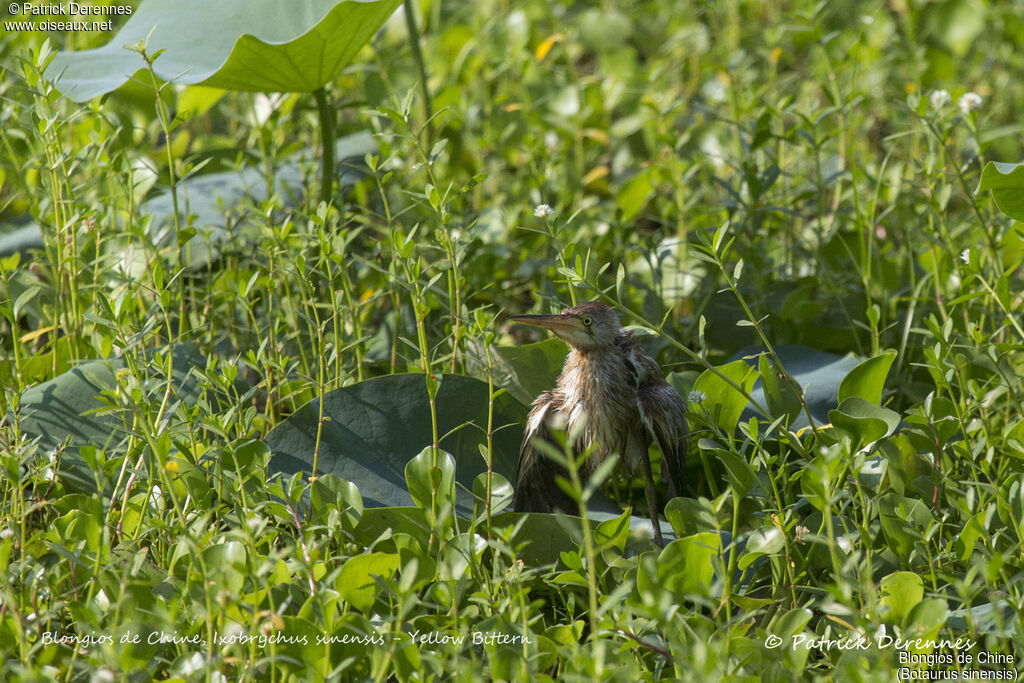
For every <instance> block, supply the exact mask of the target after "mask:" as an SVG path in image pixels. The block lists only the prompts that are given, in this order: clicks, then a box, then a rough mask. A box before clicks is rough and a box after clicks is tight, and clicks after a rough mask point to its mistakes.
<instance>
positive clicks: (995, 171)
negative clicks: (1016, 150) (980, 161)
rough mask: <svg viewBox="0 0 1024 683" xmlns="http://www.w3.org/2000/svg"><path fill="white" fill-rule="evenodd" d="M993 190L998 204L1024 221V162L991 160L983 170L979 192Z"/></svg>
mask: <svg viewBox="0 0 1024 683" xmlns="http://www.w3.org/2000/svg"><path fill="white" fill-rule="evenodd" d="M985 190H991V191H992V198H993V199H994V200H995V202H996V206H998V207H999V209H1000V210H1001V211H1002V212H1003V213H1005V214H1006V215H1007V216H1009V217H1010V218H1012V219H1014V220H1017V221H1024V163H1020V164H1005V163H1001V162H998V161H990V162H988V163H987V164H985V168H984V169H982V171H981V183H980V184H979V185H978V192H984V191H985Z"/></svg>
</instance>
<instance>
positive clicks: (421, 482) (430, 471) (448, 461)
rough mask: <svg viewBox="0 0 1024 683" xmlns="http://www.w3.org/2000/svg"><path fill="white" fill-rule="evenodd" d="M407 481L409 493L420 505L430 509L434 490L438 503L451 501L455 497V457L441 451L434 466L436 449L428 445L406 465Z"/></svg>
mask: <svg viewBox="0 0 1024 683" xmlns="http://www.w3.org/2000/svg"><path fill="white" fill-rule="evenodd" d="M405 483H406V485H407V486H408V487H409V495H410V496H412V500H413V502H414V503H416V505H417V506H418V507H421V508H423V509H424V510H429V509H430V507H431V501H432V499H433V498H434V492H435V491H436V492H437V503H438V506H440V505H441V504H442V503H445V502H448V503H451V502H453V501H454V499H455V459H454V458H452V456H451V454H449V453H445V452H444V451H440V452H439V453H438V454H437V467H435V466H434V449H433V447H432V446H427V447H426V448H424V449H423V450H422V451H420V452H419V454H417V455H416V456H415V457H414V458H412V459H411V460H409V462H408V463H406V465H405Z"/></svg>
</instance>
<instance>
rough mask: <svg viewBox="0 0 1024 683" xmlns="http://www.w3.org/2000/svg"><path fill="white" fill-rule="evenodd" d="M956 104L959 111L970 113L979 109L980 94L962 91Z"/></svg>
mask: <svg viewBox="0 0 1024 683" xmlns="http://www.w3.org/2000/svg"><path fill="white" fill-rule="evenodd" d="M957 105H958V106H959V107H960V111H961V113H964V114H970V113H971V112H972V111H977V110H978V109H981V95H979V94H978V93H976V92H968V93H964V94H963V95H961V96H960V101H959V102H958V103H957Z"/></svg>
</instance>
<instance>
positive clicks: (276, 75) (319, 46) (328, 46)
mask: <svg viewBox="0 0 1024 683" xmlns="http://www.w3.org/2000/svg"><path fill="white" fill-rule="evenodd" d="M400 3H401V0H376V1H374V0H343V1H342V2H339V1H338V0H302V1H301V2H300V1H296V2H278V0H219V1H218V2H208V1H207V0H146V2H144V3H142V5H141V6H139V7H138V8H137V9H136V10H135V12H134V13H133V14H132V17H131V19H129V20H128V21H127V22H126V23H125V25H124V26H123V27H122V28H121V30H120V31H118V33H117V35H115V36H114V37H113V38H112V39H111V40H110V42H109V43H107V44H106V45H104V46H103V47H101V48H97V49H95V50H83V51H81V52H61V53H58V54H57V55H56V57H55V58H54V60H53V61H52V62H51V64H50V66H49V67H48V68H47V72H46V73H47V76H49V77H50V78H52V79H54V81H55V85H56V87H57V89H58V90H60V91H61V92H62V93H64V94H65V95H67V96H68V97H70V98H71V99H73V100H75V101H78V102H84V101H85V100H88V99H91V98H93V97H97V96H98V95H103V94H105V93H108V92H110V91H112V90H116V89H117V88H119V87H120V86H122V85H124V83H125V82H127V81H128V80H129V79H131V78H133V77H135V76H140V75H141V74H139V72H140V71H143V70H144V69H145V63H144V62H143V61H142V58H141V56H140V55H139V54H137V53H135V52H133V51H131V50H126V49H124V46H125V45H137V44H138V43H140V42H144V43H145V44H146V46H147V50H148V51H149V52H150V53H151V54H153V53H156V52H157V51H158V50H163V52H162V53H161V54H160V55H159V57H158V58H157V59H156V61H155V63H154V71H155V72H156V74H157V75H158V76H159V77H160V78H163V79H164V80H167V81H174V82H175V83H180V84H186V85H193V84H202V85H205V86H210V87H214V88H224V89H226V90H250V91H258V92H311V91H313V90H316V89H317V88H320V87H322V86H323V85H324V84H326V83H328V82H329V81H330V80H331V79H333V78H334V77H335V76H336V75H337V74H338V72H339V71H340V70H341V69H342V68H343V67H344V66H345V65H347V64H348V63H349V62H350V61H352V59H353V58H354V57H355V56H356V54H357V53H358V51H359V49H360V48H361V47H362V46H363V45H365V44H366V42H367V41H368V40H370V38H372V37H373V34H374V33H375V32H376V31H377V29H378V28H380V27H381V25H382V24H383V23H384V22H385V21H386V20H387V18H388V17H389V16H391V14H392V13H393V12H394V11H395V8H396V7H398V5H399V4H400Z"/></svg>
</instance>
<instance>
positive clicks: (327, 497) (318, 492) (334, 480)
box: [310, 474, 363, 529]
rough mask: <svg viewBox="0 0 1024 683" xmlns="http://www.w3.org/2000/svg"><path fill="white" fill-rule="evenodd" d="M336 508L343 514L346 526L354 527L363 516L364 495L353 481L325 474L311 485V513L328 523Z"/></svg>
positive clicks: (347, 527) (342, 517)
mask: <svg viewBox="0 0 1024 683" xmlns="http://www.w3.org/2000/svg"><path fill="white" fill-rule="evenodd" d="M335 510H336V511H338V512H339V513H340V514H341V520H342V522H343V523H344V528H346V529H352V528H354V527H355V526H356V525H357V524H358V523H359V518H360V517H362V516H363V497H362V496H360V495H359V489H358V488H356V485H355V484H353V483H352V482H350V481H347V480H345V479H342V478H341V477H336V476H334V475H333V474H325V475H323V476H321V477H318V478H317V480H316V481H314V482H313V485H312V486H311V487H310V513H311V515H313V516H314V517H315V518H317V519H320V520H321V521H322V522H325V523H326V522H327V521H328V520H329V519H330V513H331V512H333V511H335Z"/></svg>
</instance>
